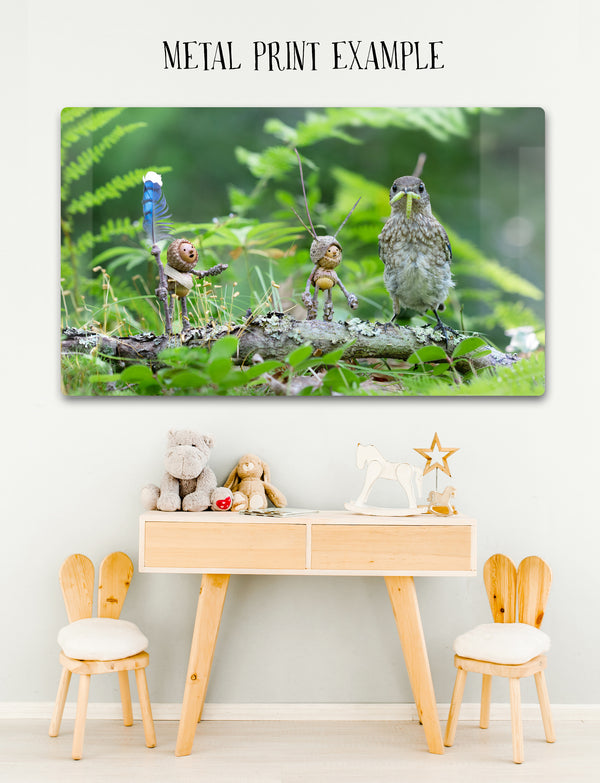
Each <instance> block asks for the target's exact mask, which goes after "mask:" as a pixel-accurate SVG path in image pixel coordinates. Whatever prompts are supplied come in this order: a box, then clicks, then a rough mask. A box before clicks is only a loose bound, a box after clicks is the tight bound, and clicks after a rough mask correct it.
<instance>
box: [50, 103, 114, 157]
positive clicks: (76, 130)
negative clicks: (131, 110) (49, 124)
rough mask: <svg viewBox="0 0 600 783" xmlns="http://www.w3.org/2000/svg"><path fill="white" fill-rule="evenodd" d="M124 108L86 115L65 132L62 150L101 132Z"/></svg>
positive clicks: (62, 138)
mask: <svg viewBox="0 0 600 783" xmlns="http://www.w3.org/2000/svg"><path fill="white" fill-rule="evenodd" d="M123 111H124V109H123V107H121V108H115V109H103V110H101V111H94V112H92V113H86V114H84V115H83V117H82V118H81V119H80V121H79V122H78V123H77V124H76V125H72V126H71V127H70V128H68V129H67V130H66V131H65V132H63V134H62V136H61V140H60V145H61V149H62V150H63V151H64V150H67V149H68V148H69V147H72V146H73V144H76V143H77V142H78V141H80V139H83V138H86V137H87V136H89V135H90V134H92V133H95V132H96V131H98V130H100V128H103V127H104V126H105V125H107V124H108V123H109V122H111V120H114V118H115V117H118V116H119V114H121V112H123Z"/></svg>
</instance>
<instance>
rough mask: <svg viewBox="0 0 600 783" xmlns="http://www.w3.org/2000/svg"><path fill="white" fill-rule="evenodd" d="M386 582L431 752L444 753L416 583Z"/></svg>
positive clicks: (403, 579) (407, 580)
mask: <svg viewBox="0 0 600 783" xmlns="http://www.w3.org/2000/svg"><path fill="white" fill-rule="evenodd" d="M385 583H386V585H387V589H388V593H389V595H390V601H391V602H392V609H393V610H394V617H395V618H396V625H397V627H398V634H399V635H400V642H401V644H402V651H403V653H404V660H405V662H406V668H407V670H408V677H409V679H410V684H411V687H412V692H413V696H414V698H415V702H416V705H417V711H418V713H419V719H420V720H421V722H422V723H423V728H424V729H425V737H426V739H427V746H428V748H429V752H430V753H443V752H444V746H443V745H442V731H441V729H440V721H439V719H438V714H437V705H436V702H435V693H434V690H433V681H432V679H431V670H430V668H429V658H428V657H427V648H426V646H425V637H424V635H423V626H422V624H421V615H420V613H419V604H418V602H417V592H416V590H415V583H414V580H413V578H412V576H386V577H385Z"/></svg>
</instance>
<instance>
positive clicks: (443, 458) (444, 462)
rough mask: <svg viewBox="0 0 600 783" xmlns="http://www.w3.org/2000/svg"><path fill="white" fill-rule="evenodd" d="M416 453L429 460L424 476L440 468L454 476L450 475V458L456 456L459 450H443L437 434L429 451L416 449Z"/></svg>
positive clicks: (448, 474)
mask: <svg viewBox="0 0 600 783" xmlns="http://www.w3.org/2000/svg"><path fill="white" fill-rule="evenodd" d="M414 451H416V452H417V453H418V454H420V455H421V456H422V457H425V459H426V460H427V462H426V464H425V468H424V469H423V475H424V476H426V475H427V474H428V473H429V471H431V470H434V469H435V468H439V469H440V470H441V471H442V472H443V473H445V474H446V475H447V476H451V475H452V474H451V473H450V468H449V467H448V458H449V457H451V456H452V455H453V454H455V453H456V452H457V451H458V449H450V448H442V444H441V443H440V439H439V436H438V434H437V432H436V433H435V435H434V436H433V440H432V441H431V446H430V447H429V448H428V449H414Z"/></svg>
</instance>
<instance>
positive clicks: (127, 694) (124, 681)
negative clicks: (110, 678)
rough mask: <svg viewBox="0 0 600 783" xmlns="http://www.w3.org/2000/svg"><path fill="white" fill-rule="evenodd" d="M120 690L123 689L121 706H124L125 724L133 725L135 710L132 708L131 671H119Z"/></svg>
mask: <svg viewBox="0 0 600 783" xmlns="http://www.w3.org/2000/svg"><path fill="white" fill-rule="evenodd" d="M118 674H119V690H120V691H121V706H122V708H123V724H124V725H125V726H133V711H132V709H131V691H130V690H129V672H127V671H122V672H119V673H118Z"/></svg>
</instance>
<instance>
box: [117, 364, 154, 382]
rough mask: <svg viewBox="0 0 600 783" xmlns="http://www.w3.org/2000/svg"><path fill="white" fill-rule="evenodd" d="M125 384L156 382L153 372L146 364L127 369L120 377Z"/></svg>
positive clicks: (133, 365) (134, 365)
mask: <svg viewBox="0 0 600 783" xmlns="http://www.w3.org/2000/svg"><path fill="white" fill-rule="evenodd" d="M119 380H120V381H122V382H123V383H150V382H151V381H154V375H153V374H152V370H151V369H150V368H149V367H148V366H147V365H145V364H132V365H131V366H130V367H126V368H125V369H124V370H123V372H122V373H121V374H120V376H119Z"/></svg>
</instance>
